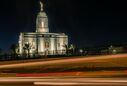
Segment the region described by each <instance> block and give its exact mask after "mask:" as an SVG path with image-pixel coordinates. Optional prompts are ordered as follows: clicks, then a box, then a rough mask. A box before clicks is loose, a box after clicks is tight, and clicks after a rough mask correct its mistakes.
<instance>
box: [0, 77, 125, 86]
mask: <svg viewBox="0 0 127 86" xmlns="http://www.w3.org/2000/svg"><path fill="white" fill-rule="evenodd" d="M10 85H11V86H12V85H13V86H25V85H26V86H127V78H80V77H78V78H76V77H68V78H65V77H39V78H38V77H8V78H5V77H1V78H0V86H10Z"/></svg>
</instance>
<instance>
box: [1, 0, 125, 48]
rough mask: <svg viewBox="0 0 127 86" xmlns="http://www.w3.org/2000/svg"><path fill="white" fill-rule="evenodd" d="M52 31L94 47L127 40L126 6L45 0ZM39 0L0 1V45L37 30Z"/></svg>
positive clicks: (112, 1) (109, 0)
mask: <svg viewBox="0 0 127 86" xmlns="http://www.w3.org/2000/svg"><path fill="white" fill-rule="evenodd" d="M42 1H43V3H44V10H45V12H46V13H47V15H48V18H49V29H50V32H63V33H66V34H67V35H68V36H69V43H73V44H75V45H78V46H84V47H91V46H98V45H103V44H106V43H109V42H110V43H127V12H126V11H127V9H126V8H127V6H126V2H125V1H124V0H121V1H120V0H119V1H117V0H42ZM39 9H40V7H39V0H1V1H0V48H2V49H3V50H8V49H9V48H10V45H11V44H13V43H17V42H18V37H19V33H20V32H33V31H35V29H36V15H37V13H38V12H39Z"/></svg>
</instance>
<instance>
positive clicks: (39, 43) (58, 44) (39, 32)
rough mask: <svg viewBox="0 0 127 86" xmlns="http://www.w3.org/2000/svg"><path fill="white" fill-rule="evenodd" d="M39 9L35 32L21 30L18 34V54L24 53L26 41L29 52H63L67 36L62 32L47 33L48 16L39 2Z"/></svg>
mask: <svg viewBox="0 0 127 86" xmlns="http://www.w3.org/2000/svg"><path fill="white" fill-rule="evenodd" d="M40 5H41V10H40V12H39V13H38V15H37V19H36V32H21V33H20V36H19V54H24V53H25V52H26V50H24V46H25V44H26V43H28V44H29V45H30V53H31V54H36V53H37V54H40V55H45V54H46V55H58V54H65V53H66V48H65V47H64V45H68V36H67V35H66V34H64V33H49V28H48V17H47V15H46V13H45V12H44V11H43V4H42V2H40Z"/></svg>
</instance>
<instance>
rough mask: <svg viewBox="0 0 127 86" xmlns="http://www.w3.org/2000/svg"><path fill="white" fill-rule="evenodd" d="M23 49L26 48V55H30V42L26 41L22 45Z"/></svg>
mask: <svg viewBox="0 0 127 86" xmlns="http://www.w3.org/2000/svg"><path fill="white" fill-rule="evenodd" d="M23 49H24V50H27V56H28V57H30V49H31V45H30V43H26V44H25V45H24V47H23Z"/></svg>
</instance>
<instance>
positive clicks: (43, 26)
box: [36, 1, 49, 33]
mask: <svg viewBox="0 0 127 86" xmlns="http://www.w3.org/2000/svg"><path fill="white" fill-rule="evenodd" d="M40 7H41V8H40V12H39V13H38V15H37V19H36V32H41V33H48V32H49V28H48V17H47V15H46V13H45V12H44V10H43V3H42V2H41V1H40Z"/></svg>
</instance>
